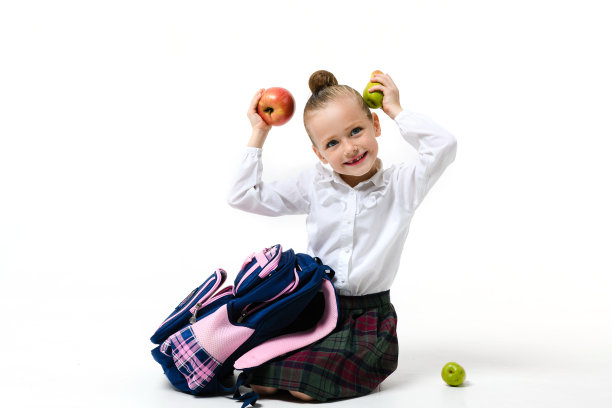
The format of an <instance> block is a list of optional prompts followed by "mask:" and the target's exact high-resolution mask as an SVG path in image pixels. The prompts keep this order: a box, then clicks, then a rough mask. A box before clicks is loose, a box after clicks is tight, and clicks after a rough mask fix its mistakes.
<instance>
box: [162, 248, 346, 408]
mask: <svg viewBox="0 0 612 408" xmlns="http://www.w3.org/2000/svg"><path fill="white" fill-rule="evenodd" d="M333 274H334V272H333V270H332V269H331V268H330V267H329V266H327V265H324V264H323V263H322V262H321V260H319V259H318V258H313V257H311V256H310V255H306V254H299V253H298V254H296V253H294V251H293V250H292V249H289V250H287V251H284V252H283V250H282V247H281V246H280V245H275V246H273V247H271V248H266V249H264V250H262V251H260V252H258V253H254V254H253V255H251V256H249V257H247V259H246V260H245V261H244V263H243V265H242V267H241V269H240V272H239V273H238V275H237V276H236V279H235V281H234V285H232V286H227V287H224V288H223V289H220V290H219V288H220V287H221V285H222V284H223V283H224V281H225V279H226V277H227V273H226V272H225V271H224V270H223V269H217V270H216V271H215V272H214V273H213V274H212V275H211V276H210V277H209V278H208V279H206V280H205V281H204V283H202V284H201V285H200V286H198V287H197V288H195V289H194V290H193V291H192V292H191V293H190V294H189V295H188V296H187V297H186V298H185V299H184V300H183V301H182V302H181V303H180V304H179V305H178V306H177V307H176V308H175V309H174V311H173V312H172V313H171V314H170V316H168V317H167V318H166V319H165V320H164V321H163V322H162V324H161V325H160V326H159V328H158V329H157V330H156V331H155V333H154V334H153V336H152V337H151V341H152V342H153V343H155V344H158V346H157V347H156V348H154V349H153V350H152V351H151V353H152V354H153V358H154V359H155V361H157V362H158V363H159V364H160V365H161V366H162V368H163V370H164V373H165V375H166V376H167V377H168V379H169V380H170V382H171V383H172V385H174V387H176V388H177V389H178V390H180V391H183V392H187V393H190V394H195V395H211V394H212V395H214V394H217V395H218V394H227V393H232V392H234V398H236V399H240V400H242V401H244V404H243V407H246V406H247V405H248V404H251V405H253V404H254V403H255V401H256V400H257V398H258V395H257V394H255V393H253V392H251V393H248V394H245V395H241V394H240V392H239V390H238V388H239V387H240V385H244V383H245V379H246V374H247V373H248V372H249V371H250V370H251V369H253V368H255V367H257V366H259V365H261V364H263V363H265V362H267V361H270V360H272V359H274V358H277V357H279V356H282V355H284V354H286V353H288V352H290V351H294V350H297V349H300V348H302V347H305V346H307V345H309V344H311V343H313V342H315V341H317V340H319V339H321V338H323V337H325V336H326V335H327V334H329V333H330V332H331V331H332V330H333V329H334V328H335V327H336V324H337V321H338V300H337V298H336V292H335V290H334V287H333V284H332V282H331V279H332V278H333ZM234 369H238V370H243V372H242V374H240V376H239V377H238V381H237V382H236V383H235V384H234V381H233V374H234Z"/></svg>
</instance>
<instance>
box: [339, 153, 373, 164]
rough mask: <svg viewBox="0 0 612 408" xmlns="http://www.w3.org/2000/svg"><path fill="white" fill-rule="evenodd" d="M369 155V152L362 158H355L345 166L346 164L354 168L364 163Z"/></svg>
mask: <svg viewBox="0 0 612 408" xmlns="http://www.w3.org/2000/svg"><path fill="white" fill-rule="evenodd" d="M367 155H368V152H365V153H364V154H362V155H361V156H358V157H355V158H354V159H353V160H351V161H348V162H345V163H344V164H346V165H347V166H354V165H356V164H359V163H361V162H362V161H363V159H365V157H366V156H367Z"/></svg>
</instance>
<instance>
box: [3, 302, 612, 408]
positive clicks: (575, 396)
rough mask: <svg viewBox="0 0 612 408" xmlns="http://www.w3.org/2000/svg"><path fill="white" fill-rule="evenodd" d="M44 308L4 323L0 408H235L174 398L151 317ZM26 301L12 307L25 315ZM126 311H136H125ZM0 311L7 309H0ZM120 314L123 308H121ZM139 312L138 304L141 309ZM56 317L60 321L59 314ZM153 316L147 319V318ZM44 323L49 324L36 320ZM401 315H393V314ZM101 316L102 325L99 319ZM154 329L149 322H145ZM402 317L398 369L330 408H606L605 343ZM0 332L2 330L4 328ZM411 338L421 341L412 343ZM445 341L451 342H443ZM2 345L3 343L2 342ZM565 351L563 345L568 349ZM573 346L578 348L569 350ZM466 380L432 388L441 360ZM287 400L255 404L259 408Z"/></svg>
mask: <svg viewBox="0 0 612 408" xmlns="http://www.w3.org/2000/svg"><path fill="white" fill-rule="evenodd" d="M80 297H81V296H80V295H78V294H75V298H74V299H72V300H71V301H69V300H67V299H64V300H47V302H46V304H45V305H44V307H41V308H40V309H38V310H37V312H36V313H32V314H31V315H29V316H30V318H29V319H24V318H23V317H24V315H19V316H17V315H13V317H10V316H9V320H8V322H7V324H8V326H11V327H12V330H10V333H11V335H10V336H7V335H6V334H5V335H4V339H3V344H4V347H3V350H4V351H5V353H7V355H8V359H5V360H4V362H3V372H2V374H1V382H0V387H1V388H0V395H2V397H0V399H1V400H2V401H3V402H2V406H4V407H45V408H51V407H62V408H67V407H98V406H99V407H141V406H142V407H148V408H154V407H179V406H180V407H181V408H188V407H202V406H211V404H213V403H214V406H218V407H234V408H235V407H238V406H239V405H238V403H237V402H236V401H233V400H232V399H230V398H229V397H209V398H195V397H193V396H190V395H187V394H183V393H180V392H178V391H175V390H174V389H173V388H172V387H171V386H170V385H169V383H168V381H167V380H166V378H165V377H164V376H163V373H162V371H161V369H160V367H159V366H158V365H157V363H155V362H154V361H153V359H152V358H151V357H150V355H149V350H150V349H151V348H152V344H151V343H149V342H148V336H149V335H150V334H151V333H150V332H151V327H153V329H154V325H152V324H151V323H152V321H153V320H154V319H153V317H151V316H147V315H146V310H147V309H148V308H147V307H144V312H143V314H142V315H140V314H138V313H133V314H131V315H129V316H126V315H125V313H123V312H122V311H123V309H124V308H123V307H122V306H121V302H117V303H116V304H114V305H113V304H112V302H109V303H107V304H97V305H96V304H95V302H94V304H91V305H90V306H89V308H86V309H85V308H83V309H82V310H80V311H78V310H75V309H74V308H72V309H71V307H70V306H74V305H75V304H84V303H83V302H81V300H80ZM26 303H27V302H26V301H25V300H24V301H14V302H13V304H12V306H13V307H16V308H17V309H14V310H26V309H27V305H26ZM129 305H130V307H131V308H133V309H134V310H135V309H136V304H135V303H132V304H129ZM3 306H5V307H8V305H3ZM123 306H126V305H125V304H123ZM145 306H146V305H145ZM62 311H63V312H62ZM156 315H157V314H155V316H156ZM44 316H51V317H46V318H43V317H44ZM400 316H401V315H400ZM105 317H106V318H105ZM155 320H157V319H155ZM409 320H410V319H409V318H408V317H407V318H405V319H404V320H403V321H404V324H403V325H402V326H401V327H400V328H401V329H402V331H400V347H401V352H400V356H401V357H400V365H399V368H398V370H397V371H396V372H395V373H394V374H393V375H392V376H390V377H389V378H388V379H387V380H386V381H385V382H384V383H383V384H382V385H381V387H380V390H378V391H377V392H375V393H373V394H371V395H368V396H365V397H361V398H357V399H351V400H344V401H336V402H331V403H328V404H329V405H334V406H347V407H348V406H351V407H360V406H363V407H366V406H367V407H371V406H373V405H379V406H385V408H391V407H406V406H414V407H449V406H452V407H496V408H498V407H512V408H516V407H521V408H523V407H537V408H543V407H554V408H559V407H577V406H585V407H609V406H612V387H610V383H609V380H610V373H609V372H610V367H612V358H611V357H612V353H611V351H610V348H609V347H607V345H605V344H600V345H597V344H596V343H594V342H591V343H590V344H591V347H584V345H585V344H587V343H586V342H584V341H583V342H582V343H580V339H579V337H580V336H577V337H575V338H565V341H553V342H551V345H550V347H547V346H543V345H542V344H541V343H539V342H531V341H530V342H525V341H521V340H520V339H519V338H514V339H508V340H507V341H506V340H505V341H500V340H499V339H498V340H497V341H491V340H490V339H484V340H483V336H481V335H479V336H475V335H473V336H472V337H470V336H467V337H466V336H443V335H442V334H441V333H435V332H434V331H431V330H429V331H428V330H427V329H426V328H425V327H421V328H420V329H419V330H413V331H412V332H410V331H409V329H414V327H415V325H413V324H407V323H411V322H410V321H409ZM8 326H6V327H8ZM415 333H421V334H418V335H417V334H415ZM453 337H454V338H453ZM7 339H10V340H9V341H7ZM572 342H573V344H572ZM577 346H581V347H577ZM451 360H456V361H458V362H460V363H461V364H462V365H463V366H464V367H465V368H466V371H467V381H466V383H465V384H464V385H463V386H462V387H456V388H453V387H449V386H447V385H445V384H444V383H443V382H442V379H441V378H440V370H441V368H442V365H443V364H444V363H446V362H447V361H451ZM288 401H290V400H288V399H287V398H284V399H282V398H281V399H261V400H260V401H259V404H260V406H261V407H265V408H274V407H281V406H287V405H288V404H289V402H288Z"/></svg>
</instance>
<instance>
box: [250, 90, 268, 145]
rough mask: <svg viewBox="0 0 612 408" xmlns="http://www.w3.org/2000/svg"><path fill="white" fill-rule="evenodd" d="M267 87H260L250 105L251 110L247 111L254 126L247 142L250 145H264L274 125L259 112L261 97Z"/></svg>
mask: <svg viewBox="0 0 612 408" xmlns="http://www.w3.org/2000/svg"><path fill="white" fill-rule="evenodd" d="M264 91H265V89H263V88H262V89H260V90H259V91H257V92H256V93H255V95H253V99H251V105H250V106H249V110H248V111H247V117H248V118H249V121H250V122H251V126H252V127H253V132H252V133H251V138H250V139H249V142H248V143H247V146H248V147H258V148H261V147H263V145H264V143H265V141H266V137H267V136H268V132H270V129H271V128H272V126H270V125H268V124H267V123H266V122H265V121H264V120H263V119H262V118H261V116H259V113H257V105H258V104H259V99H260V98H261V95H262V94H263V92H264Z"/></svg>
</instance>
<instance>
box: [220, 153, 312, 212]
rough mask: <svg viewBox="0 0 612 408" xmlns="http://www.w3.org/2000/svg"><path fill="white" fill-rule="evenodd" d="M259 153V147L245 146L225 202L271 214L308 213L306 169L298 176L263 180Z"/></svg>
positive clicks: (246, 209)
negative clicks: (269, 180) (268, 180)
mask: <svg viewBox="0 0 612 408" xmlns="http://www.w3.org/2000/svg"><path fill="white" fill-rule="evenodd" d="M261 156H262V149H260V148H255V147H248V148H246V152H245V155H244V156H243V159H242V161H241V163H240V166H239V168H238V171H237V173H236V176H235V178H234V182H233V184H232V186H231V188H230V191H229V194H228V197H227V202H228V204H229V205H230V206H232V207H234V208H238V209H240V210H243V211H247V212H251V213H255V214H259V215H267V216H272V217H275V216H280V215H289V214H306V213H308V211H309V199H308V188H309V183H308V180H309V174H308V172H304V173H302V174H301V175H300V176H299V177H298V178H293V179H292V178H288V179H285V180H279V181H271V182H263V181H262V173H263V164H262V158H261Z"/></svg>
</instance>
